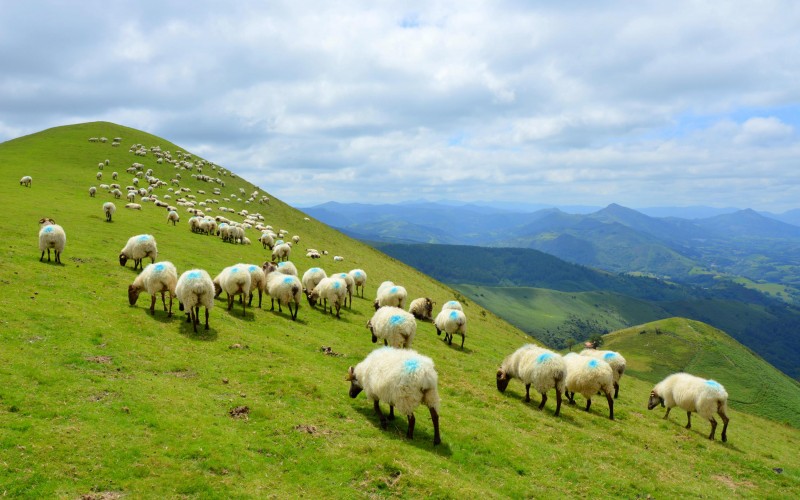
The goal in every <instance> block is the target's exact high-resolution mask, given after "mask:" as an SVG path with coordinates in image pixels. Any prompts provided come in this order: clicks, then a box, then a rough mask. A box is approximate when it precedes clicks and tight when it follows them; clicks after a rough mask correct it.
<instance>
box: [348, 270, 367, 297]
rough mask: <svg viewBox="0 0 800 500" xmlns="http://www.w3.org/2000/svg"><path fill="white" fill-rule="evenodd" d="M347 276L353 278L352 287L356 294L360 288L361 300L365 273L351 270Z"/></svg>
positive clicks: (365, 282)
mask: <svg viewBox="0 0 800 500" xmlns="http://www.w3.org/2000/svg"><path fill="white" fill-rule="evenodd" d="M347 274H349V275H350V277H351V278H353V285H354V286H355V290H356V293H358V289H359V287H360V288H361V298H364V285H366V284H367V273H366V272H364V270H363V269H353V270H351V271H350V272H349V273H347ZM351 305H352V304H351Z"/></svg>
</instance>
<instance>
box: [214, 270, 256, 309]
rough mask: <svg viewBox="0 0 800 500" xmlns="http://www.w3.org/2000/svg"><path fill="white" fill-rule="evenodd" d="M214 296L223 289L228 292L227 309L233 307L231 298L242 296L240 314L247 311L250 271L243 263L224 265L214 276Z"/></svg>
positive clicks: (250, 282) (217, 295)
mask: <svg viewBox="0 0 800 500" xmlns="http://www.w3.org/2000/svg"><path fill="white" fill-rule="evenodd" d="M213 281H214V298H217V297H219V295H220V294H221V293H222V292H223V291H225V293H226V294H228V310H229V311H230V310H231V309H233V298H234V297H235V296H237V295H242V296H244V300H242V316H244V315H245V314H246V313H247V311H246V308H247V302H249V301H250V285H251V284H252V281H251V279H250V271H249V270H248V269H247V266H245V265H244V264H236V265H234V266H229V267H226V268H225V269H223V270H222V272H220V273H219V274H218V275H217V276H216V277H215V278H214V280H213Z"/></svg>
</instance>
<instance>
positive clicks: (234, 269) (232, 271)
mask: <svg viewBox="0 0 800 500" xmlns="http://www.w3.org/2000/svg"><path fill="white" fill-rule="evenodd" d="M238 272H239V268H238V267H232V268H231V274H234V273H238Z"/></svg>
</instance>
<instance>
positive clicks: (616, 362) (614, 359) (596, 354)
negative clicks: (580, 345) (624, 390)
mask: <svg viewBox="0 0 800 500" xmlns="http://www.w3.org/2000/svg"><path fill="white" fill-rule="evenodd" d="M581 356H589V357H592V358H596V359H602V360H603V361H605V362H606V363H608V364H609V365H611V369H612V370H613V371H614V399H617V397H618V396H619V379H620V378H622V374H623V373H625V364H626V361H625V358H624V357H622V354H620V353H618V352H615V351H598V350H597V349H584V350H582V351H581Z"/></svg>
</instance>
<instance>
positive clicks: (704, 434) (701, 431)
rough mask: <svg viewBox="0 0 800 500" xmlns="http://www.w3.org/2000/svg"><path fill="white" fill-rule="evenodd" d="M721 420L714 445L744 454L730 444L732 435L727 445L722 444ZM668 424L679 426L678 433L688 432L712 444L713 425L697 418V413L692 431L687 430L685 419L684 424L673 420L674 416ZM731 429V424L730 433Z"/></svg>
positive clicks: (669, 419)
mask: <svg viewBox="0 0 800 500" xmlns="http://www.w3.org/2000/svg"><path fill="white" fill-rule="evenodd" d="M695 419H698V420H700V422H703V423H704V424H706V425H705V426H702V425H701V426H698V425H697V423H696V421H695ZM719 420H720V419H719V417H717V432H716V434H715V435H714V443H715V444H717V445H720V446H724V447H725V448H728V449H729V450H731V451H735V452H737V453H743V451H742V450H741V449H740V448H738V447H737V446H736V445H733V444H731V442H730V439H731V435H730V434H728V442H727V443H723V442H722V439H721V437H720V436H721V434H722V422H720V421H719ZM667 422H669V423H670V424H672V425H675V426H678V427H679V429H676V431H678V432H680V431H684V432H687V433H691V434H694V435H695V436H696V437H697V438H699V439H702V440H704V441H706V442H709V444H711V443H710V440H709V439H708V434H709V433H710V432H711V423H709V422H708V421H704V420H702V419H701V418H699V417H698V416H697V414H696V413H693V414H692V428H691V429H686V419H685V418H684V419H683V422H681V421H680V420H675V419H673V418H672V415H670V418H668V419H667ZM730 428H731V424H728V431H730ZM692 439H694V438H692Z"/></svg>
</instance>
